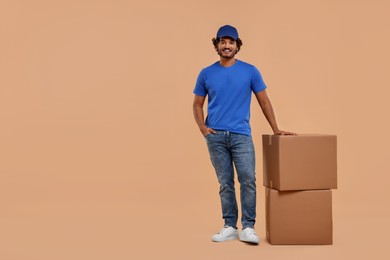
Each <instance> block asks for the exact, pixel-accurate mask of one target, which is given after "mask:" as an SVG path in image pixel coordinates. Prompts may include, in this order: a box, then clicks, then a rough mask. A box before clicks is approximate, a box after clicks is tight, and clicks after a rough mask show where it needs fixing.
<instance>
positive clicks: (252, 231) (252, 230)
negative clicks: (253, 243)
mask: <svg viewBox="0 0 390 260" xmlns="http://www.w3.org/2000/svg"><path fill="white" fill-rule="evenodd" d="M248 231H249V232H248V235H249V236H251V235H255V236H256V235H257V234H256V231H255V230H254V229H252V228H249V229H248Z"/></svg>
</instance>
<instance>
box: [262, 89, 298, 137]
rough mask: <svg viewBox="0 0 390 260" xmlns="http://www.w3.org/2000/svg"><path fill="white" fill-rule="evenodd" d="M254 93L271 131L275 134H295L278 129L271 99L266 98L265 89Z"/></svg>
mask: <svg viewBox="0 0 390 260" xmlns="http://www.w3.org/2000/svg"><path fill="white" fill-rule="evenodd" d="M255 95H256V99H257V102H259V105H260V107H261V110H262V111H263V114H264V116H265V117H266V118H267V121H268V123H269V124H270V126H271V128H272V131H274V134H275V135H296V134H295V133H292V132H286V131H282V130H279V128H278V125H277V123H276V117H275V113H274V110H273V108H272V104H271V101H270V99H269V98H268V95H267V92H266V90H263V91H260V92H257V93H256V94H255Z"/></svg>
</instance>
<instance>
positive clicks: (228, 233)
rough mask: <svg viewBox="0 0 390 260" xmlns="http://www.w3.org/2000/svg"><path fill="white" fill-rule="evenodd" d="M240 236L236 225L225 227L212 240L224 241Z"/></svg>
mask: <svg viewBox="0 0 390 260" xmlns="http://www.w3.org/2000/svg"><path fill="white" fill-rule="evenodd" d="M237 238H238V232H237V229H235V228H234V227H223V228H222V229H221V231H219V233H217V234H215V235H214V236H213V237H212V238H211V240H212V241H214V242H223V241H227V240H233V239H237Z"/></svg>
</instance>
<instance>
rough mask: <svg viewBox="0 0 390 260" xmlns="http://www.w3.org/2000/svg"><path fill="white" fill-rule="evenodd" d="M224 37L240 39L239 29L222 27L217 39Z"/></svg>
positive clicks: (227, 26) (228, 26)
mask: <svg viewBox="0 0 390 260" xmlns="http://www.w3.org/2000/svg"><path fill="white" fill-rule="evenodd" d="M222 37H230V38H233V39H234V40H237V39H238V32H237V29H236V28H234V27H233V26H230V25H224V26H222V27H221V28H219V30H218V32H217V38H222Z"/></svg>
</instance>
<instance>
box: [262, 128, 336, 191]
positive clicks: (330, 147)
mask: <svg viewBox="0 0 390 260" xmlns="http://www.w3.org/2000/svg"><path fill="white" fill-rule="evenodd" d="M263 173H264V174H263V184H264V186H266V187H269V188H273V189H277V190H281V191H285V190H311V189H313V190H316V189H336V188H337V137H336V136H335V135H320V134H302V135H296V136H287V135H284V136H281V135H263Z"/></svg>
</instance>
